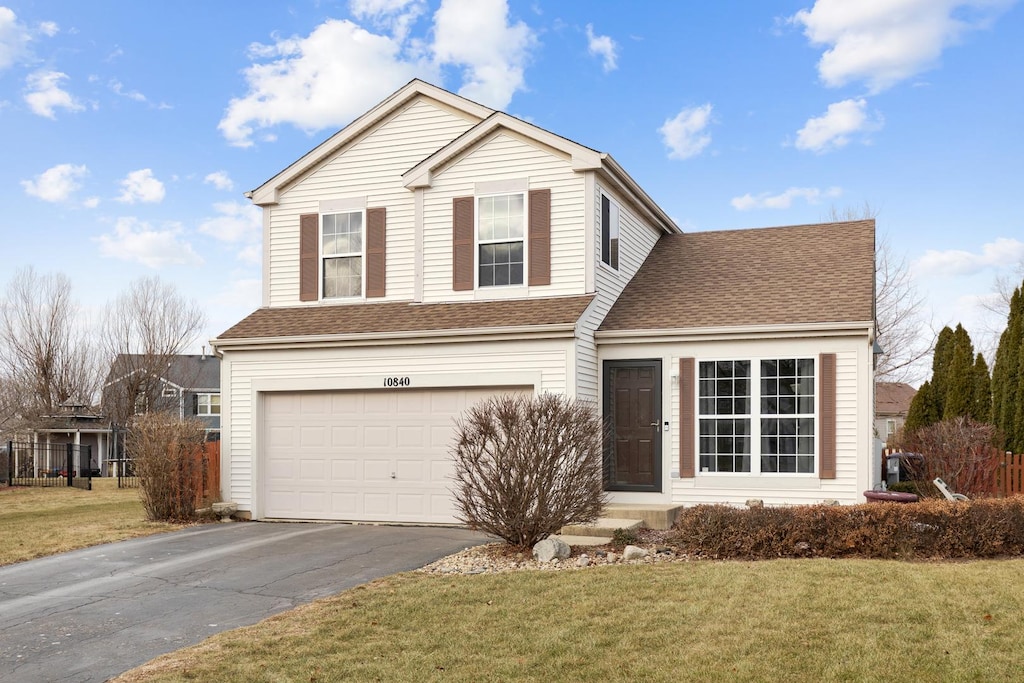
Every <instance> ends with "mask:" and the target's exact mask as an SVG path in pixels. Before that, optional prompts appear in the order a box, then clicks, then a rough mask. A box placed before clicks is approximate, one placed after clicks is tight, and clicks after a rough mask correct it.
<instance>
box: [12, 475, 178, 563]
mask: <svg viewBox="0 0 1024 683" xmlns="http://www.w3.org/2000/svg"><path fill="white" fill-rule="evenodd" d="M92 485H93V490H92V491H82V490H80V489H77V488H73V487H67V486H58V487H53V488H34V487H20V486H15V487H4V488H0V565H5V564H12V563H14V562H22V561H24V560H31V559H32V558H35V557H43V556H44V555H53V554H55V553H62V552H64V551H67V550H75V549H76V548H85V547H87V546H92V545H98V544H100V543H110V542H112V541H121V540H124V539H126V538H134V537H136V536H147V535H149V534H155V533H159V532H161V531H170V530H172V529H180V528H181V525H174V524H163V523H157V522H149V521H146V513H145V512H144V511H143V509H142V503H141V502H140V501H139V490H138V489H119V488H117V479H116V478H102V479H93V481H92Z"/></svg>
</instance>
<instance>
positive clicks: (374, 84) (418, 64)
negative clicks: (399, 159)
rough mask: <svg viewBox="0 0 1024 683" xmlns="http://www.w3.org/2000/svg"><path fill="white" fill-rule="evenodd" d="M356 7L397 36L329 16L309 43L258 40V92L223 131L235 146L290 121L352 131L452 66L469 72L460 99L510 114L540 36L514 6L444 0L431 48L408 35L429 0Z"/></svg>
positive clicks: (231, 109) (377, 1) (251, 92)
mask: <svg viewBox="0 0 1024 683" xmlns="http://www.w3.org/2000/svg"><path fill="white" fill-rule="evenodd" d="M350 8H351V9H352V11H353V14H354V16H356V17H358V18H363V19H369V20H371V21H373V22H375V23H377V24H378V25H381V26H385V27H387V28H388V29H389V30H390V31H392V33H393V35H390V36H388V35H381V34H377V33H371V32H370V31H368V30H366V29H365V28H363V27H361V26H359V25H358V24H355V23H353V22H351V21H347V20H336V19H329V20H327V21H325V22H324V23H322V24H320V25H319V26H317V27H316V28H315V29H313V31H312V33H310V34H309V35H308V36H306V37H300V36H292V37H290V38H276V39H275V41H274V42H273V43H272V44H270V45H263V44H260V43H254V44H252V45H251V46H250V47H249V57H250V59H252V60H253V62H254V63H253V64H252V65H251V66H249V67H248V68H247V69H245V71H244V74H245V80H246V84H247V86H248V92H247V93H246V94H245V95H244V96H242V97H236V98H233V99H232V100H231V101H230V102H229V103H228V106H227V109H226V110H225V111H224V116H223V117H222V118H221V121H220V123H219V124H218V126H217V127H218V129H219V130H220V131H221V133H222V134H223V135H224V137H225V138H226V139H227V140H228V142H229V143H231V144H232V145H236V146H238V147H249V146H251V145H252V144H253V137H254V136H255V135H256V134H257V132H258V131H262V130H264V129H267V128H270V127H272V126H276V125H278V124H282V123H290V124H292V125H295V126H297V127H298V128H301V129H303V130H306V131H310V132H312V131H315V130H319V129H321V128H325V127H327V126H340V125H344V124H346V123H348V122H349V121H351V120H352V119H353V118H355V117H356V116H359V115H360V114H362V113H363V112H365V111H366V110H367V109H369V108H370V107H372V106H373V105H375V104H376V103H377V102H379V101H380V100H382V99H383V98H384V97H386V96H388V95H389V94H391V93H392V92H393V91H394V90H396V89H397V88H398V87H400V86H401V85H402V84H404V83H406V82H408V81H409V80H411V79H412V78H415V77H419V78H423V79H426V80H433V81H438V80H440V77H441V74H442V71H443V70H444V68H445V67H451V66H455V67H463V69H462V87H461V88H460V89H459V94H461V95H463V96H465V97H469V98H472V99H475V100H478V101H480V102H482V103H483V104H486V105H488V106H491V107H495V108H499V109H501V108H504V107H505V106H507V105H508V103H509V102H510V101H511V98H512V95H513V94H514V93H515V92H516V91H517V90H519V89H521V88H522V87H523V69H524V68H525V65H526V61H527V59H528V56H529V51H530V49H531V48H532V47H533V46H534V45H535V44H536V38H535V36H534V34H533V32H532V31H531V30H530V29H529V27H527V26H526V25H525V24H524V23H522V22H517V23H515V24H509V21H508V5H507V3H506V1H505V0H442V2H441V5H440V7H439V9H438V10H437V12H436V13H435V14H434V15H433V38H434V42H433V43H430V44H428V43H427V42H426V41H425V40H424V39H422V38H415V37H410V36H409V35H408V31H409V29H410V27H411V26H412V24H413V23H415V21H416V19H417V18H418V17H419V16H420V14H421V13H422V12H423V11H425V8H426V5H425V3H424V2H422V1H421V0H408V1H402V0H353V1H352V2H351V3H350ZM339 84H344V85H343V86H342V85H339Z"/></svg>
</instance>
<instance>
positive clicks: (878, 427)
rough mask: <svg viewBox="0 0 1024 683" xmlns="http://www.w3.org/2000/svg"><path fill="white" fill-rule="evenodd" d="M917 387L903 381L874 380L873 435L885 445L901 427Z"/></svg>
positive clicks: (888, 444)
mask: <svg viewBox="0 0 1024 683" xmlns="http://www.w3.org/2000/svg"><path fill="white" fill-rule="evenodd" d="M915 394H917V389H915V388H914V387H912V386H910V385H909V384H904V383H903V382H875V436H876V437H877V438H878V439H880V440H881V441H884V442H885V444H886V445H887V446H891V445H893V439H895V438H896V436H897V435H898V434H899V433H900V430H902V429H903V423H904V422H906V420H907V412H908V411H909V410H910V402H911V401H912V400H914V395H915Z"/></svg>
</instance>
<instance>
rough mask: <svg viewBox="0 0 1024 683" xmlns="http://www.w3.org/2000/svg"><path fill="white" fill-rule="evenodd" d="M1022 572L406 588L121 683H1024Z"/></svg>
mask: <svg viewBox="0 0 1024 683" xmlns="http://www.w3.org/2000/svg"><path fill="white" fill-rule="evenodd" d="M1022 572H1024V560H1004V561H978V562H963V563H901V562H887V561H873V560H838V561H836V560H779V561H769V562H756V563H745V562H691V563H680V564H669V565H658V566H638V567H621V566H620V567H608V568H592V569H587V570H584V571H564V572H520V573H512V574H503V575H478V576H449V577H445V576H434V575H424V574H402V575H397V576H394V577H390V578H387V579H382V580H379V581H376V582H374V583H372V584H370V585H368V586H363V587H360V588H356V589H353V590H350V591H347V592H345V593H342V594H340V595H338V596H336V597H334V598H330V599H327V600H322V601H319V602H316V603H313V604H311V605H307V606H305V607H301V608H299V609H296V610H294V611H291V612H288V613H285V614H282V615H278V616H276V617H273V618H271V619H268V620H266V621H264V622H262V623H260V624H257V625H254V626H251V627H248V628H242V629H238V630H235V631H230V632H227V633H224V634H221V635H218V636H214V637H213V638H210V639H209V640H207V641H206V642H204V643H201V644H200V645H197V646H195V647H192V648H188V649H185V650H181V651H179V652H175V653H172V654H169V655H166V656H164V657H161V658H159V659H157V660H154V661H153V662H151V663H150V664H148V665H146V666H144V667H142V668H140V669H136V670H135V671H132V672H128V673H127V674H125V675H124V676H122V677H121V678H118V679H116V680H117V681H119V682H121V683H128V682H132V683H137V682H139V681H254V682H259V681H266V682H269V681H275V682H278V681H296V682H298V681H302V682H303V683H309V682H313V683H315V682H318V681H655V682H657V681H666V682H667V681H786V682H787V683H789V682H793V683H801V682H804V681H806V682H812V681H813V682H815V683H816V682H818V681H870V680H887V679H893V680H910V681H943V682H948V681H1011V680H1022V679H1024V591H1022V590H1021V589H1020V580H1019V577H1020V576H1021V574H1022Z"/></svg>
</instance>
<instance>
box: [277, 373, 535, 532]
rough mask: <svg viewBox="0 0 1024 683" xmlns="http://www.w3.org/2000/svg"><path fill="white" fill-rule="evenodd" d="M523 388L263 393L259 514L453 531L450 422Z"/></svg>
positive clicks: (452, 428)
mask: <svg viewBox="0 0 1024 683" xmlns="http://www.w3.org/2000/svg"><path fill="white" fill-rule="evenodd" d="M509 392H525V393H531V394H532V393H533V388H532V387H474V388H446V389H395V390H381V391H291V392H266V393H264V394H263V397H262V400H263V430H262V432H263V433H262V443H263V448H262V459H261V460H262V462H261V469H262V470H263V473H264V476H263V477H262V480H263V491H262V494H263V515H262V516H263V517H264V518H268V519H318V520H339V521H366V522H407V523H429V524H455V523H458V520H456V519H455V516H454V515H455V510H454V506H453V505H452V497H451V493H450V490H449V489H450V486H451V475H452V471H453V468H452V462H451V455H450V453H449V449H450V447H451V441H452V435H453V433H454V418H455V417H456V416H458V415H461V414H462V413H463V412H464V411H465V410H466V409H467V408H469V407H470V406H471V405H473V404H474V403H476V402H477V401H480V400H482V399H484V398H487V397H489V396H493V395H494V394H499V393H509Z"/></svg>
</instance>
